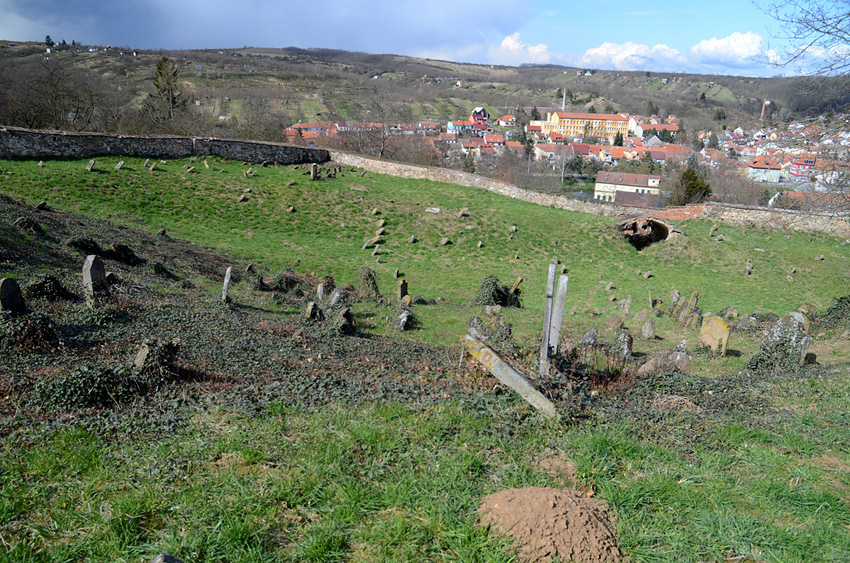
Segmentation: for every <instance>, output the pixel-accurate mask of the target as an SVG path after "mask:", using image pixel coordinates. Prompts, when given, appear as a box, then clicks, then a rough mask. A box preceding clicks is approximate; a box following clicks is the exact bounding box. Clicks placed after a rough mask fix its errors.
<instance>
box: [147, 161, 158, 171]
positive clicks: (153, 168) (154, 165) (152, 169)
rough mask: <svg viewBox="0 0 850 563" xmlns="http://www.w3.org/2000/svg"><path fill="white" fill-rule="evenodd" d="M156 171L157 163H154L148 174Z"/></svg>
mask: <svg viewBox="0 0 850 563" xmlns="http://www.w3.org/2000/svg"><path fill="white" fill-rule="evenodd" d="M154 170H156V162H154V163H153V164H151V167H150V168H148V172H153V171H154Z"/></svg>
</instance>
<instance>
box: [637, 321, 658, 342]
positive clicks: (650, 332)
mask: <svg viewBox="0 0 850 563" xmlns="http://www.w3.org/2000/svg"><path fill="white" fill-rule="evenodd" d="M640 337H641V338H643V339H644V340H655V321H653V320H652V319H646V322H645V323H643V328H641V329H640Z"/></svg>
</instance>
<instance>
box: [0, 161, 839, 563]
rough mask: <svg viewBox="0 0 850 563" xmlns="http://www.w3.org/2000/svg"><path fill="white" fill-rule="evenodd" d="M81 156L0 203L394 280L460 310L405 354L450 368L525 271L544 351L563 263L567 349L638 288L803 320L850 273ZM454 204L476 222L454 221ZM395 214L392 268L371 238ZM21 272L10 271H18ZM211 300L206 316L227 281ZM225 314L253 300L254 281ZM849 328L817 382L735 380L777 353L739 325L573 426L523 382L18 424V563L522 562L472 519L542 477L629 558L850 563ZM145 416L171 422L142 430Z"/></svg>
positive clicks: (0, 528) (269, 180)
mask: <svg viewBox="0 0 850 563" xmlns="http://www.w3.org/2000/svg"><path fill="white" fill-rule="evenodd" d="M86 162H87V161H45V162H44V165H43V167H39V166H37V163H36V162H33V161H3V162H0V180H2V183H0V186H2V188H0V193H4V194H7V195H11V196H14V197H20V198H24V199H26V200H27V201H28V202H30V203H37V202H38V201H41V200H47V201H48V202H49V204H50V206H51V207H53V208H55V209H59V210H74V211H78V212H80V213H83V214H87V215H92V216H97V217H101V218H108V219H110V220H112V221H114V222H117V223H122V224H128V225H133V226H140V227H142V228H144V229H146V230H148V231H151V232H156V231H158V230H159V229H162V228H165V229H167V230H168V232H169V233H170V234H171V235H172V236H175V237H180V238H185V239H188V240H190V241H192V242H194V243H196V244H199V245H201V246H205V247H211V248H216V249H220V250H224V251H226V252H229V253H232V255H233V256H234V260H235V263H234V266H237V267H240V268H244V265H245V264H247V263H249V262H251V263H253V264H254V265H255V267H258V268H259V269H260V271H262V272H265V273H266V274H267V275H273V274H275V273H277V272H278V271H279V270H280V269H282V268H285V267H290V268H293V269H295V270H296V271H298V272H315V274H316V275H317V276H323V275H333V276H334V277H335V278H336V280H337V283H338V284H345V283H354V284H356V283H357V271H358V269H359V268H360V267H362V266H369V267H371V268H373V269H375V271H376V272H377V274H378V279H379V285H380V289H381V291H382V292H383V293H384V294H385V295H388V296H392V295H393V292H394V288H395V282H396V280H395V278H394V277H393V272H394V270H395V269H396V268H398V269H399V270H400V271H401V273H402V275H403V277H404V278H405V279H407V281H408V283H409V285H410V291H411V293H412V294H413V295H421V296H423V297H425V298H427V299H437V298H443V299H444V300H445V301H444V302H442V303H440V304H437V305H429V306H418V307H415V308H414V311H415V313H416V315H417V317H418V318H419V319H420V322H421V326H420V328H419V329H417V330H415V331H412V332H410V333H405V335H404V336H403V338H410V339H415V340H421V341H424V342H426V343H429V344H433V345H439V346H450V347H452V348H450V349H452V350H457V349H458V347H457V346H458V345H457V340H458V337H459V336H460V335H462V334H464V333H465V332H466V329H467V323H468V321H469V318H470V317H471V316H472V315H474V314H479V310H478V308H473V307H471V306H470V303H471V302H472V301H473V299H474V298H475V296H476V294H477V292H478V287H479V285H480V283H481V280H482V279H483V278H484V277H485V276H486V275H489V274H494V275H496V276H498V277H499V279H500V280H501V281H502V283H505V284H510V283H512V282H513V281H514V280H515V279H516V278H517V277H519V276H522V277H523V278H524V281H523V282H522V285H521V288H522V289H523V290H524V294H523V308H521V309H515V310H513V309H512V310H506V311H505V314H506V317H507V319H508V321H509V322H510V323H512V325H513V327H514V337H515V339H516V340H517V342H518V343H519V344H520V345H521V346H522V347H524V349H526V350H530V351H532V353H533V349H534V346H535V344H534V343H535V341H536V339H537V338H538V334H539V330H540V327H539V325H540V322H541V317H542V314H541V311H542V308H543V285H544V283H545V275H546V269H547V265H548V264H549V263H550V261H551V260H552V258H553V257H555V256H557V258H558V259H559V261H560V262H561V265H562V267H563V268H564V269H566V271H567V272H568V275H569V276H570V291H569V294H568V301H567V308H568V309H570V308H572V307H576V308H577V312H576V314H574V315H570V316H568V317H567V320H566V327H565V328H566V331H567V333H568V337H570V338H576V337H580V336H581V334H582V333H583V332H584V331H585V330H586V329H587V328H589V327H591V326H593V327H596V328H599V329H600V338H601V339H609V340H610V339H611V338H612V337H613V334H611V333H609V332H607V331H606V330H605V329H604V325H605V320H606V319H607V317H608V315H610V314H614V313H615V312H618V311H617V309H616V305H617V302H618V300H620V299H624V298H627V297H629V296H631V297H632V299H633V305H632V314H634V313H635V312H637V311H640V310H641V309H645V308H648V300H649V294H650V292H651V294H652V296H653V297H662V298H663V299H665V300H667V294H668V292H669V291H670V290H671V289H673V288H676V289H678V290H679V291H680V292H681V293H682V294H683V295H689V294H690V292H692V291H699V292H700V305H701V306H702V308H703V310H704V311H715V312H716V311H718V310H719V309H720V308H722V307H724V306H727V305H728V306H733V307H735V308H737V309H738V310H739V311H740V312H741V313H742V314H743V313H748V312H753V311H756V310H758V311H762V312H774V313H776V314H778V315H784V314H785V313H787V312H789V311H793V310H795V309H796V308H797V307H798V306H799V305H801V304H804V303H806V304H811V305H813V306H815V307H817V308H818V309H820V310H823V309H824V308H825V307H827V306H828V305H829V304H830V303H831V302H832V300H833V298H835V297H839V296H842V295H845V294H846V293H847V287H848V284H847V281H848V276H850V252H848V251H847V247H846V246H841V242H842V241H840V240H836V239H834V238H832V237H828V236H825V235H809V234H804V233H792V232H789V233H783V232H770V231H767V230H760V229H748V230H746V231H743V230H742V229H740V228H732V227H729V226H725V225H720V226H719V228H718V231H717V234H723V235H724V238H725V240H724V242H721V243H718V242H714V241H713V240H712V239H711V238H709V236H708V232H709V230H710V228H711V226H712V225H711V224H710V223H707V222H703V221H689V222H685V223H683V224H682V225H681V226H682V227H683V229H684V231H685V235H684V236H683V237H680V238H679V239H677V240H675V241H669V242H665V243H659V244H655V245H653V246H650V247H649V248H647V249H645V250H643V251H641V252H638V251H636V250H635V249H634V248H633V247H631V246H630V245H628V244H627V243H626V242H625V241H624V240H623V238H622V237H621V235H620V234H619V233H618V232H617V230H616V228H615V221H614V220H613V219H610V218H603V217H596V216H591V215H583V214H577V213H569V212H564V211H559V210H555V209H550V208H545V207H540V206H535V205H531V204H527V203H524V202H518V201H515V200H509V199H504V198H500V197H497V196H494V195H492V194H489V193H486V192H482V191H478V190H474V189H471V188H463V187H458V186H453V185H446V184H436V183H431V182H424V181H409V180H399V179H396V178H390V177H384V176H378V175H372V174H367V175H365V176H363V177H361V176H360V173H359V172H348V171H346V173H345V175H344V177H341V178H340V177H338V178H337V179H334V180H323V181H321V182H311V181H310V180H309V176H305V175H304V170H301V169H293V168H291V167H281V168H275V167H267V168H262V167H257V166H254V167H253V168H254V170H255V171H256V174H257V175H256V176H253V177H247V176H245V174H244V172H245V171H246V170H248V168H249V166H247V165H243V164H241V163H238V162H221V161H218V160H215V161H214V160H213V159H209V161H208V163H209V165H210V167H209V168H207V167H206V166H205V165H204V164H203V162H201V161H197V162H192V163H190V162H189V161H188V160H182V161H169V162H168V163H166V164H159V165H158V166H157V170H156V171H155V172H153V173H149V172H148V171H147V169H145V168H144V167H143V166H142V164H143V161H140V160H135V159H125V165H124V167H123V168H122V169H121V170H120V171H115V170H114V165H115V163H116V162H117V159H97V164H96V166H95V171H94V172H92V173H88V172H86V170H85V164H86ZM186 164H191V165H194V167H195V171H194V172H193V173H188V172H187V171H186V170H184V168H183V167H184V165H186ZM248 190H250V191H248ZM240 196H245V197H246V198H247V199H246V200H245V201H243V202H239V201H237V199H238V198H239V197H240ZM428 207H439V208H440V212H439V213H438V214H432V213H428V212H426V211H425V209H426V208H428ZM461 208H467V209H468V210H469V214H470V215H469V217H458V212H459V211H460V209H461ZM376 209H377V212H378V214H373V211H374V210H376ZM379 220H384V221H385V222H386V227H385V228H386V233H385V234H384V235H382V236H381V239H382V240H383V242H382V243H381V247H380V249H379V251H378V256H377V257H376V256H372V249H371V248H369V249H366V250H362V249H361V247H362V245H363V242H364V240H365V239H367V238H370V237H372V236H374V233H375V231H376V230H377V229H378V225H377V223H378V221H379ZM512 226H515V227H516V231H515V232H513V231H512V229H511V227H512ZM411 236H414V237H415V239H416V242H414V243H410V242H409V239H410V237H411ZM442 237H447V238H449V239H450V240H451V242H452V244H450V245H445V246H443V245H441V244H439V240H440V239H441V238H442ZM478 241H481V242H482V243H483V246H482V247H481V248H478ZM99 242H100V243H101V245H103V246H107V243H110V242H120V241H113V240H101V241H99ZM757 249H761V250H757ZM819 255H823V256H824V260H816V259H815V257H816V256H819ZM378 257H379V258H380V263H379V262H376V258H378ZM747 259H752V261H753V265H754V270H753V274H752V275H751V276H745V275H744V266H745V264H746V261H747ZM166 266H170V265H169V264H166ZM792 267H794V268H796V272H795V274H794V279H795V281H794V282H793V283H790V282H788V281H787V280H786V276H787V275H788V271H789V270H790V269H791V268H792ZM638 269H640V270H642V271H644V272H645V271H647V270H651V271H652V276H651V277H649V278H644V277H643V276H639V275H637V273H636V270H638ZM8 275H15V271H14V267H13V266H12V265H11V264H8V263H3V264H0V277H4V276H8ZM609 282H611V283H613V286H614V287H613V289H612V290H611V291H606V289H605V286H606V285H607V284H608V283H609ZM198 285H199V286H200V287H201V288H202V289H208V291H209V293H210V297H211V298H213V297H214V294H215V292H216V291H218V287H213V285H214V284H212V283H208V282H207V283H203V282H202V283H200V284H198ZM612 295H613V296H614V298H615V301H611V296H612ZM233 298H234V300H235V301H236V302H240V301H242V302H244V303H246V304H251V305H253V304H254V302H253V301H251V299H253V298H252V297H251V292H250V291H249V288H248V287H246V284H239V285H237V286H236V287H235V288H234V290H233ZM597 310H598V311H597ZM355 312H356V313H357V314H358V323H359V324H360V325H361V327H363V328H364V330H365V331H367V332H369V333H373V334H376V335H385V334H389V333H390V330H389V328H388V326H387V325H386V323H384V322H383V321H382V320H381V318H380V315H378V314H376V313H375V309H374V306H372V305H367V304H358V305H357V306H356V308H355ZM296 314H297V313H296ZM624 320H625V322H626V324H627V325H629V327H630V328H631V329H632V330H633V332H635V331H637V332H639V330H640V325H639V324H636V323H635V322H634V321H633V320H632V319H631V318H630V317H624ZM657 327H658V334H659V336H660V339H658V340H657V341H654V342H651V343H650V342H645V341H641V340H638V339H636V343H635V349H636V352H638V353H640V354H651V353H653V352H655V351H658V350H668V351H669V350H670V349H671V348H672V346H673V345H674V344H675V343H677V342H678V341H679V340H681V339H682V338H688V339H689V341H690V342H692V345H693V344H695V343H696V336H697V333H696V330H691V329H687V330H682V329H679V328H677V327H676V326H675V324H674V323H673V322H672V320H671V319H669V318H667V317H662V318H660V319H657ZM837 332H838V330H836V329H833V330H825V331H824V333H823V335H822V336H819V337H817V338H816V340H815V343H814V345H813V349H814V350H815V351H816V352H817V362H818V364H819V365H814V366H807V367H805V368H803V369H801V370H800V372H799V373H796V374H795V373H789V374H784V375H776V376H753V377H750V378H743V377H740V376H738V375H737V372H738V370H740V369H741V367H742V366H743V364H744V362H745V361H746V359H747V358H748V357H749V355H751V354H752V352H753V351H755V350H756V348H757V346H758V338H757V336H751V337H744V336H741V334H740V333H733V336H732V339H731V340H730V344H729V347H730V350H732V351H733V353H730V355H729V356H728V357H726V358H713V357H711V356H706V355H697V356H696V357H695V359H694V363H693V364H692V367H691V369H690V373H689V374H666V375H663V376H657V377H650V378H646V379H642V380H638V379H633V380H624V381H617V382H614V383H612V384H610V385H607V386H606V385H599V386H596V387H594V388H593V390H592V394H591V396H590V397H589V398H588V400H589V401H591V402H592V405H593V408H592V410H591V411H589V412H585V413H583V414H582V415H581V416H579V417H576V418H573V419H570V420H566V419H565V420H564V421H562V422H558V423H555V422H547V421H545V420H542V419H540V418H539V417H538V416H537V415H536V414H535V413H534V411H532V410H531V409H530V407H528V405H526V404H524V403H523V402H521V401H520V400H518V399H516V398H515V397H514V396H512V395H511V394H509V393H505V392H492V393H483V394H479V395H475V396H472V397H468V398H464V399H455V400H448V401H446V402H443V403H434V404H417V405H410V404H406V403H402V402H393V401H377V402H375V403H374V404H367V405H354V406H352V405H348V404H338V405H331V406H328V407H321V408H306V407H305V408H302V407H297V406H295V407H293V406H290V405H287V404H282V403H281V404H274V403H273V404H271V405H269V406H268V407H267V408H263V409H260V410H259V411H258V410H257V409H253V408H250V407H249V406H245V405H244V404H243V403H241V402H239V401H236V400H232V401H224V400H222V399H221V397H219V396H216V397H209V398H205V397H200V398H198V397H194V396H192V395H191V394H190V393H187V395H186V396H185V397H182V398H179V399H169V400H170V401H174V402H175V403H177V406H173V407H172V406H170V405H169V404H162V403H157V402H156V401H151V402H150V403H147V404H141V405H138V406H137V407H136V409H137V410H127V411H126V412H125V411H118V412H115V413H110V412H104V411H100V412H99V413H97V414H96V416H90V415H85V414H78V415H69V416H66V417H62V418H61V419H57V418H51V417H50V416H49V413H45V414H44V417H43V418H39V419H37V420H31V421H27V422H26V423H25V422H23V421H21V420H20V419H18V418H16V417H14V416H11V415H9V416H5V417H3V419H2V423H3V425H2V428H3V429H4V433H7V432H8V434H6V436H7V439H5V440H3V441H0V484H2V487H0V543H2V545H3V549H0V561H16V562H17V561H66V560H92V561H139V560H147V559H149V558H150V557H152V556H153V555H154V554H156V553H158V552H161V551H165V552H169V553H172V554H174V555H176V556H178V557H180V558H181V559H183V560H184V561H186V562H187V563H189V562H192V563H194V562H201V561H264V562H265V561H364V562H365V561H511V560H515V559H514V555H513V551H512V549H511V547H510V546H509V544H508V542H507V541H506V540H505V539H504V538H499V537H497V536H496V535H495V534H494V533H492V532H489V531H488V530H486V529H483V528H481V527H479V526H477V525H476V522H477V517H476V512H475V511H476V508H477V506H478V503H479V502H480V500H481V497H482V496H483V495H486V494H489V493H491V492H495V491H498V490H502V489H505V488H509V487H526V486H550V487H573V486H574V487H577V488H579V489H581V490H583V491H585V492H587V493H591V492H592V493H593V494H595V495H596V496H597V497H599V498H602V499H604V500H606V501H607V502H608V503H609V505H610V506H611V507H612V509H613V510H614V512H615V513H616V514H617V523H616V527H617V533H618V536H619V538H620V542H621V546H622V548H623V551H624V553H625V554H626V555H628V556H629V557H630V558H631V560H632V561H646V562H650V561H670V562H673V561H692V562H702V561H718V562H726V561H752V562H768V561H770V562H783V563H784V562H804V561H806V562H808V561H834V562H838V561H846V560H847V553H850V504H849V503H850V449H848V443H850V441H848V436H850V419H848V416H847V404H848V400H850V370H848V369H847V367H848V364H847V355H846V346H847V343H846V340H844V341H842V340H839V337H838V334H837ZM469 376H470V374H469V373H463V372H459V373H458V374H452V375H451V377H469ZM447 377H449V376H448V375H447ZM582 392H584V391H582ZM175 413H176V414H175ZM152 416H153V417H159V418H160V419H161V421H160V422H159V423H158V424H159V426H157V427H156V428H158V429H157V430H151V427H150V425H149V424H147V425H145V424H140V422H139V420H138V419H140V418H143V417H148V418H149V417H152ZM172 417H173V418H172ZM148 418H145V420H148ZM140 429H141V430H140ZM552 461H555V462H557V463H550V462H552ZM553 468H555V469H553Z"/></svg>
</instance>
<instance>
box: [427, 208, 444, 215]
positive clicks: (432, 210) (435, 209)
mask: <svg viewBox="0 0 850 563" xmlns="http://www.w3.org/2000/svg"><path fill="white" fill-rule="evenodd" d="M439 212H440V208H439V207H426V208H425V213H433V214H434V215H436V214H437V213H439Z"/></svg>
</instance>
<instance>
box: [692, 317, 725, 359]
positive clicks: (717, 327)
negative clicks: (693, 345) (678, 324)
mask: <svg viewBox="0 0 850 563" xmlns="http://www.w3.org/2000/svg"><path fill="white" fill-rule="evenodd" d="M699 343H700V344H702V345H703V346H707V347H709V348H711V350H712V351H714V352H719V353H720V355H721V356H725V355H726V345H727V344H728V343H729V325H728V324H726V321H724V320H723V319H722V318H720V317H718V316H716V315H712V316H710V317H706V318H705V319H703V321H702V327H701V328H700V331H699Z"/></svg>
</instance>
